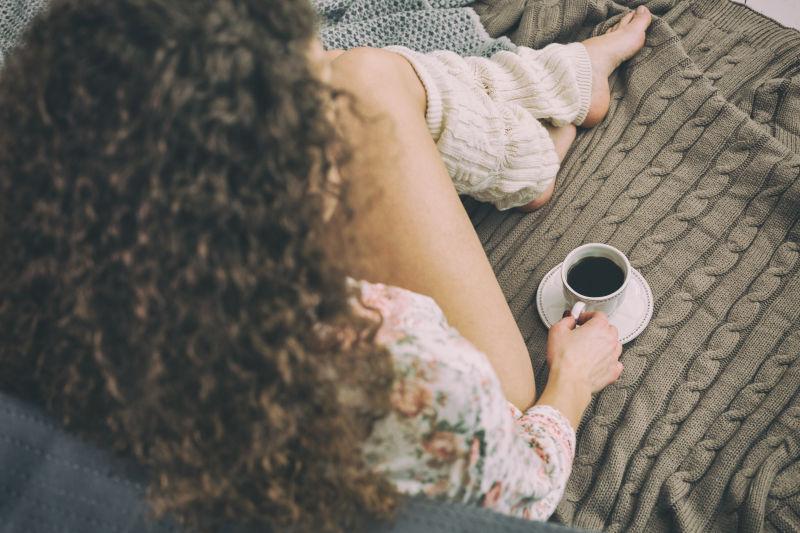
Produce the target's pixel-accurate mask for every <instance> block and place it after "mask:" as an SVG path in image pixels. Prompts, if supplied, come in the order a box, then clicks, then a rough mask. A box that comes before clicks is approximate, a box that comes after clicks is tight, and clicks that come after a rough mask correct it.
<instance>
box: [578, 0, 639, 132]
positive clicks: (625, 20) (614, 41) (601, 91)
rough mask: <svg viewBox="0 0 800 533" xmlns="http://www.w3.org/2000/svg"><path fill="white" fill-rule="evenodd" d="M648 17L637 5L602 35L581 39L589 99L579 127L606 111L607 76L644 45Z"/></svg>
mask: <svg viewBox="0 0 800 533" xmlns="http://www.w3.org/2000/svg"><path fill="white" fill-rule="evenodd" d="M651 20H652V17H651V15H650V11H649V10H648V9H647V8H646V7H645V6H639V7H638V8H637V9H636V11H631V12H630V13H628V14H626V15H625V16H624V17H622V19H621V20H620V21H619V22H617V23H616V24H615V25H614V26H613V27H611V29H609V30H608V31H607V32H606V33H604V34H603V35H599V36H597V37H592V38H591V39H587V40H585V41H583V45H584V46H585V47H586V51H587V52H588V53H589V59H590V60H591V62H592V100H591V102H590V103H589V112H588V113H587V114H586V119H584V121H583V122H582V123H581V126H583V127H585V128H591V127H592V126H594V125H596V124H598V123H599V122H600V121H601V120H603V118H604V117H605V116H606V113H608V104H609V102H610V101H611V92H610V90H609V87H608V77H609V76H610V75H611V73H612V72H614V70H616V68H617V67H618V66H619V65H620V64H621V63H622V62H623V61H626V60H628V59H630V58H631V57H633V56H634V55H636V52H638V51H639V50H641V48H642V46H644V38H645V34H644V32H645V30H646V29H647V27H648V26H649V25H650V21H651Z"/></svg>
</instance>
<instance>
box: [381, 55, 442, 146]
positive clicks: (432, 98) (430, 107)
mask: <svg viewBox="0 0 800 533" xmlns="http://www.w3.org/2000/svg"><path fill="white" fill-rule="evenodd" d="M384 50H389V51H390V52H394V53H396V54H400V55H401V56H403V57H404V58H406V60H407V61H408V62H409V63H411V66H412V67H413V68H414V71H415V72H416V73H417V77H418V78H419V81H421V82H422V85H423V86H424V87H425V94H426V96H425V98H426V105H425V122H426V123H427V124H428V131H430V133H431V136H432V137H433V141H434V142H436V141H438V140H439V137H441V136H442V115H443V113H444V110H443V109H442V94H441V91H440V90H439V86H438V85H437V84H436V80H435V79H434V77H433V73H431V72H430V71H429V70H428V69H427V68H426V67H425V56H424V54H421V53H419V52H415V51H414V50H411V49H410V48H406V47H405V46H400V45H394V46H386V47H384Z"/></svg>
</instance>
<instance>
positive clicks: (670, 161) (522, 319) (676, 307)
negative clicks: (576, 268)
mask: <svg viewBox="0 0 800 533" xmlns="http://www.w3.org/2000/svg"><path fill="white" fill-rule="evenodd" d="M335 1H336V3H337V5H339V7H340V8H343V11H342V13H344V12H346V11H347V9H346V8H348V7H349V8H350V9H351V11H350V13H349V15H350V17H351V19H350V20H353V21H355V20H358V21H359V22H358V24H361V25H363V26H361V27H362V28H363V27H373V26H372V25H373V24H374V23H375V20H374V19H373V16H372V15H370V14H368V12H367V10H365V9H364V4H370V5H372V6H373V8H374V7H376V6H377V7H381V6H383V7H385V6H386V5H387V4H391V5H393V6H404V8H403V10H404V14H403V16H405V17H409V20H412V19H413V20H415V24H417V27H416V28H408V27H407V26H404V25H403V24H402V20H403V19H402V17H399V18H397V19H396V20H395V22H397V25H396V26H395V27H394V28H393V29H392V31H391V32H390V33H387V34H385V35H386V37H387V39H386V41H375V40H373V39H374V37H369V38H365V39H364V40H360V39H359V33H360V32H358V31H355V32H354V31H353V29H354V28H353V26H349V27H346V28H345V27H337V26H336V22H335V21H334V22H333V23H332V25H331V26H329V27H328V28H327V29H326V30H324V32H323V35H324V36H326V38H327V41H326V44H327V45H328V46H329V47H330V46H336V47H345V48H346V47H349V46H355V45H363V44H369V45H385V44H405V45H406V46H409V47H412V48H417V49H426V48H425V47H426V46H427V43H425V44H420V42H419V41H418V40H417V37H416V36H418V35H420V34H422V35H425V31H422V30H420V27H423V28H430V27H431V25H430V24H429V25H428V26H425V25H424V24H422V26H420V21H424V20H429V21H430V20H432V18H435V17H438V16H440V15H441V13H439V12H438V11H437V9H436V8H437V5H436V3H435V2H424V1H419V2H411V1H409V2H406V3H403V2H388V1H387V2H382V1H380V0H372V1H371V2H370V1H366V0H365V1H359V0H352V1H347V0H335ZM457 3H459V4H460V2H458V1H457V0H454V1H451V2H449V4H450V7H451V8H453V7H454V4H457ZM640 3H645V4H646V5H648V7H650V9H651V11H652V12H653V13H654V14H655V15H656V17H655V19H654V22H653V24H652V26H651V28H650V30H649V31H648V37H647V42H646V45H645V48H644V49H643V50H642V51H641V52H640V53H639V54H638V55H637V56H636V57H635V58H634V59H633V60H632V61H629V62H628V63H627V64H626V65H625V67H624V68H622V69H620V70H619V71H617V73H616V74H615V75H614V76H613V78H612V82H613V90H612V103H611V109H610V112H609V115H608V117H607V118H606V120H605V121H603V122H602V123H601V124H600V125H599V126H597V127H595V128H593V129H591V130H586V131H583V132H581V133H580V134H579V135H578V138H577V140H576V142H575V144H574V145H573V147H572V149H571V151H570V153H569V154H568V156H567V158H566V160H565V161H564V164H563V165H562V169H561V172H560V173H559V175H558V178H557V181H556V193H555V196H554V198H553V200H551V202H550V203H549V204H548V205H547V206H546V207H545V208H544V209H542V210H540V211H539V212H537V213H534V214H528V215H524V214H521V213H513V212H507V211H506V212H499V211H497V210H495V209H494V208H493V207H492V206H490V205H488V204H479V203H478V202H475V201H473V200H471V199H465V205H466V207H467V210H468V212H469V213H470V217H471V219H472V221H473V223H474V224H475V227H476V229H477V232H478V235H479V236H480V238H481V241H482V242H483V244H484V247H485V249H486V251H487V254H488V255H489V258H490V261H491V263H492V265H493V267H494V269H495V273H496V274H497V277H498V279H499V280H500V284H501V286H502V288H503V290H504V292H505V295H506V298H507V299H508V301H509V303H510V305H511V309H512V311H513V312H514V315H515V317H516V319H517V322H518V323H519V325H520V328H521V330H522V333H523V335H524V337H525V339H526V341H527V344H528V348H529V350H530V353H531V356H532V358H533V362H534V368H535V371H536V380H537V388H538V390H542V388H543V387H544V384H545V381H546V377H547V367H546V364H545V360H544V351H545V341H546V337H547V331H546V329H545V327H544V325H543V324H542V323H541V321H540V320H539V317H538V314H537V312H536V305H535V302H534V297H535V294H536V288H537V286H538V284H539V282H540V281H541V279H542V277H543V276H544V275H545V273H547V271H548V270H550V269H551V268H552V267H554V266H555V265H557V264H558V263H559V262H560V261H561V260H562V259H563V258H564V257H565V256H566V254H567V252H569V251H570V250H572V249H573V248H575V247H576V246H578V245H580V244H582V243H585V242H607V243H610V244H612V245H614V246H616V247H617V248H619V249H621V250H622V251H624V252H625V253H626V254H628V256H629V257H630V259H631V263H632V264H633V265H634V267H635V268H637V269H638V270H639V271H640V272H641V273H642V274H643V275H644V277H645V278H646V279H647V280H648V282H649V283H650V286H651V288H652V290H653V295H654V298H655V310H654V314H653V319H652V321H651V323H650V325H649V326H648V327H647V329H646V330H645V331H644V333H643V334H642V335H641V336H640V337H638V338H637V339H636V340H634V341H633V342H631V343H629V344H627V345H626V346H625V350H624V352H623V355H622V361H623V363H624V365H625V370H624V372H623V375H622V378H621V380H620V381H619V382H618V383H616V384H615V385H613V386H610V387H608V388H606V389H605V390H604V391H602V392H601V393H599V394H597V395H596V397H595V398H594V400H593V402H592V404H591V406H590V408H589V409H588V410H587V413H586V415H585V416H584V419H583V421H582V423H581V426H580V428H579V430H578V447H577V452H576V458H575V463H574V467H573V473H572V477H571V478H570V481H569V483H568V486H567V490H566V494H565V495H564V498H563V499H562V501H561V503H560V504H559V506H558V508H557V510H556V513H555V515H554V516H553V520H555V521H559V522H562V523H565V524H569V525H572V526H577V527H583V528H588V529H597V530H604V531H609V532H621V531H643V532H648V533H649V532H654V531H697V532H700V531H720V532H729V531H736V530H739V531H748V532H750V531H752V532H755V531H760V530H762V529H766V530H770V531H772V530H779V531H787V532H789V531H792V532H797V531H800V358H799V357H798V354H800V328H799V327H798V326H800V318H799V317H800V247H799V246H798V239H799V238H800V224H798V216H799V215H800V179H798V178H800V32H797V31H795V30H791V29H786V28H783V27H782V26H780V25H779V24H777V23H775V22H774V21H771V20H769V19H767V18H766V17H763V16H761V15H759V14H757V13H756V12H754V11H752V10H750V9H749V8H747V7H744V6H742V5H738V4H733V3H730V2H728V0H686V1H681V2H679V1H677V0H650V1H647V0H645V1H644V2H642V1H641V0H640V1H638V2H635V3H634V2H630V4H632V5H638V4H640ZM439 7H441V6H439ZM473 7H474V8H475V10H476V11H477V12H478V13H479V15H480V17H481V20H482V22H483V24H484V25H485V27H486V29H487V30H488V32H489V34H490V35H491V36H493V37H500V36H503V35H505V36H508V37H510V39H511V40H512V41H513V42H514V43H516V44H518V45H525V46H530V47H534V48H541V47H543V46H545V45H547V44H548V43H550V42H571V41H575V40H581V39H585V38H587V37H589V36H591V35H592V34H598V33H601V32H602V31H604V30H605V29H606V28H608V27H610V25H612V24H613V23H615V22H616V20H617V19H618V18H619V17H618V16H617V15H619V14H620V13H624V12H627V10H628V7H626V5H625V1H624V0H622V1H620V2H619V3H615V2H613V1H611V0H530V1H527V2H525V1H521V0H482V1H479V2H476V3H475V4H474V5H473ZM420 9H422V10H428V11H427V12H425V11H422V12H420V11H418V10H420ZM398 11H401V10H399V9H398ZM409 12H413V13H409ZM425 16H427V17H431V18H429V19H426V18H425ZM420 17H421V18H420ZM459 28H463V27H459ZM340 31H341V33H339V32H340ZM459 31H462V30H459ZM438 37H440V36H438ZM478 37H480V35H478ZM403 38H406V39H407V41H406V42H402V41H401V42H397V40H398V39H403ZM337 39H338V40H337ZM458 39H462V37H458ZM437 44H438V45H439V46H441V47H443V48H448V49H451V50H454V51H456V52H460V53H464V50H463V49H462V48H461V47H460V46H459V41H458V40H454V41H447V40H445V42H442V41H441V40H439V41H438V43H437Z"/></svg>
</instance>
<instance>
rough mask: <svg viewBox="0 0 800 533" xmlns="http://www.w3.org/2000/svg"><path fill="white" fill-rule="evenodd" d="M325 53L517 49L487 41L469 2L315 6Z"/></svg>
mask: <svg viewBox="0 0 800 533" xmlns="http://www.w3.org/2000/svg"><path fill="white" fill-rule="evenodd" d="M312 4H313V5H314V7H315V8H316V10H317V12H318V13H319V15H320V38H321V39H322V42H323V44H324V45H325V48H326V49H332V48H342V49H348V48H354V47H356V46H375V47H381V46H390V45H398V44H399V45H403V46H407V47H408V48H411V49H412V50H417V51H420V52H429V51H431V50H451V51H453V52H456V53H458V54H461V55H473V56H489V55H491V54H492V53H494V52H496V51H498V50H513V49H514V48H516V46H515V45H514V44H513V43H512V42H511V41H510V40H509V39H508V38H507V37H502V36H500V37H498V38H497V39H493V38H491V37H489V35H488V34H487V33H486V30H485V29H484V27H483V25H482V24H481V22H480V20H479V19H478V15H477V14H476V13H475V11H474V10H472V9H471V8H467V7H464V6H466V5H467V4H469V0H312Z"/></svg>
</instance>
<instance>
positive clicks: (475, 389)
mask: <svg viewBox="0 0 800 533" xmlns="http://www.w3.org/2000/svg"><path fill="white" fill-rule="evenodd" d="M348 283H350V284H354V285H357V286H359V287H360V289H361V297H362V301H363V302H364V303H365V304H367V305H368V306H369V307H372V308H375V309H377V310H378V311H380V313H381V315H382V316H383V319H384V322H383V325H382V326H381V328H380V330H379V331H378V336H377V340H378V342H380V343H381V344H383V345H385V346H387V348H388V349H389V351H390V352H391V353H392V355H393V358H394V366H395V373H396V378H395V383H394V387H393V389H392V392H391V401H392V406H393V410H392V412H391V413H390V414H389V416H387V417H386V418H384V419H383V420H381V421H379V422H378V424H377V425H376V427H375V429H374V431H373V433H372V435H371V436H370V437H369V439H368V440H367V441H366V442H365V444H364V448H363V451H364V454H365V458H366V460H367V461H368V463H369V464H370V465H372V467H373V468H374V469H375V470H376V471H378V472H381V473H383V474H384V475H386V476H387V478H388V479H389V480H390V481H392V482H393V483H394V484H395V486H396V487H397V489H398V490H399V491H400V492H403V493H406V494H410V495H414V494H424V495H426V496H429V497H433V498H443V499H447V500H451V501H458V502H462V503H466V504H474V505H481V506H483V507H488V508H491V509H493V510H495V511H498V512H502V513H506V514H509V515H513V516H519V517H523V518H529V519H534V520H547V518H549V516H550V515H551V514H552V513H553V511H554V510H555V507H556V505H557V504H558V502H559V500H560V499H561V497H562V495H563V493H564V488H565V486H566V483H567V479H568V478H569V475H570V471H571V468H572V460H573V457H574V450H575V432H574V430H573V428H572V427H571V425H570V423H569V421H568V420H567V419H566V418H565V417H564V416H563V415H562V414H561V413H560V412H559V411H558V410H556V409H554V408H552V407H550V406H534V407H531V408H530V409H528V410H527V411H526V412H524V413H522V412H520V410H519V409H517V408H516V407H515V406H513V405H512V404H510V403H509V402H507V401H506V399H505V397H504V395H503V392H502V389H501V387H500V382H499V380H498V379H497V376H496V374H495V373H494V370H493V369H492V367H491V365H490V363H489V361H488V359H487V358H486V356H485V355H484V354H483V353H482V352H481V351H479V350H478V349H477V348H475V346H474V345H472V344H471V343H470V342H469V341H468V340H466V339H465V338H464V337H463V336H462V335H461V334H459V332H458V331H457V330H456V329H455V328H453V327H452V326H450V325H449V324H448V323H447V320H446V318H445V316H444V313H443V312H442V310H441V308H439V306H438V305H437V304H436V302H435V301H434V300H433V299H432V298H430V297H428V296H425V295H422V294H418V293H415V292H412V291H408V290H406V289H402V288H400V287H394V286H390V285H383V284H375V283H368V282H366V281H363V280H360V281H356V280H353V279H352V278H348ZM353 304H354V305H357V304H356V302H355V301H354V302H353Z"/></svg>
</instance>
